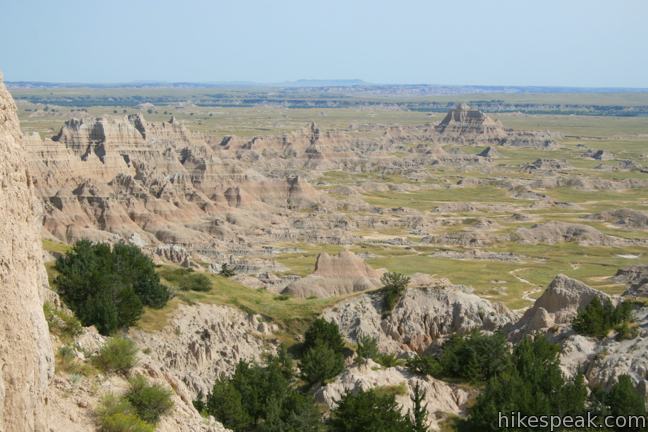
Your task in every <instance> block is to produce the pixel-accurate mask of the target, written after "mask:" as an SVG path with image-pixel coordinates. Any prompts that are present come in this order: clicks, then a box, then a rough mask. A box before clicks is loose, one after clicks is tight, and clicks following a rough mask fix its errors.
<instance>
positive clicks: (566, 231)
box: [511, 221, 631, 246]
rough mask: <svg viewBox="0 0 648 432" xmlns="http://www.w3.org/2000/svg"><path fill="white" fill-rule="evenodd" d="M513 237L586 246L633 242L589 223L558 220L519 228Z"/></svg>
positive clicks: (531, 242)
mask: <svg viewBox="0 0 648 432" xmlns="http://www.w3.org/2000/svg"><path fill="white" fill-rule="evenodd" d="M511 238H512V240H514V241H519V242H521V243H526V244H539V243H544V244H556V243H562V242H574V243H578V244H580V245H584V246H591V245H599V246H613V245H616V246H622V245H627V244H629V243H631V242H630V241H628V240H626V239H622V238H620V237H613V236H609V235H606V234H603V233H601V232H600V231H599V230H597V229H596V228H594V227H591V226H589V225H584V224H574V223H567V222H558V221H552V222H547V223H543V224H536V225H533V226H532V227H530V228H518V229H517V230H515V232H514V233H513V234H512V235H511Z"/></svg>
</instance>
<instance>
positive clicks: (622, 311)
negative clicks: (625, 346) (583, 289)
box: [572, 297, 633, 338]
mask: <svg viewBox="0 0 648 432" xmlns="http://www.w3.org/2000/svg"><path fill="white" fill-rule="evenodd" d="M632 309H633V305H632V303H629V302H621V303H619V304H618V305H617V306H616V307H614V306H613V305H612V303H611V302H610V301H608V300H605V301H601V300H600V299H599V298H598V297H594V298H593V299H592V301H591V302H590V303H589V304H588V305H587V306H585V307H584V308H583V309H582V310H581V311H580V312H579V313H578V315H576V317H575V318H574V320H573V321H572V328H573V329H574V331H576V333H579V334H582V335H585V336H593V337H597V338H604V337H606V336H607V335H608V333H609V332H610V330H612V329H613V328H615V327H619V326H621V327H622V326H623V324H624V323H626V322H628V321H630V319H631V317H632ZM623 330H624V331H625V330H626V329H623ZM624 336H629V334H627V333H626V334H625V335H624Z"/></svg>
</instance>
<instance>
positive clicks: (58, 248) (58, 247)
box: [43, 239, 72, 254]
mask: <svg viewBox="0 0 648 432" xmlns="http://www.w3.org/2000/svg"><path fill="white" fill-rule="evenodd" d="M43 249H44V250H46V251H48V252H55V253H59V254H64V253H66V252H67V251H69V250H70V249H72V246H70V245H67V244H65V243H61V242H58V241H54V240H49V239H43Z"/></svg>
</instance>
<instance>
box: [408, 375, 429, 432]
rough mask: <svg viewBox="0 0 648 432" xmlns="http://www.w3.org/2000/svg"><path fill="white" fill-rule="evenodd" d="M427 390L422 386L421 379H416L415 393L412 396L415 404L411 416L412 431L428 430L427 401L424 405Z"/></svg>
mask: <svg viewBox="0 0 648 432" xmlns="http://www.w3.org/2000/svg"><path fill="white" fill-rule="evenodd" d="M426 396H427V392H426V391H425V390H424V389H422V388H421V384H420V382H419V381H416V384H415V385H414V393H413V394H412V396H410V399H411V400H412V403H413V404H414V409H413V410H412V412H411V414H410V417H412V422H413V424H412V432H428V426H427V421H428V412H427V403H426V404H425V405H423V402H424V401H425V397H426Z"/></svg>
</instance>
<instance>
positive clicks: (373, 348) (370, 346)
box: [356, 336, 380, 363]
mask: <svg viewBox="0 0 648 432" xmlns="http://www.w3.org/2000/svg"><path fill="white" fill-rule="evenodd" d="M356 354H357V355H358V360H359V361H360V362H363V363H364V362H366V361H367V360H369V359H374V358H376V357H377V356H378V355H379V354H380V351H378V341H377V340H376V338H373V337H370V336H360V337H359V338H358V347H357V348H356Z"/></svg>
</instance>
